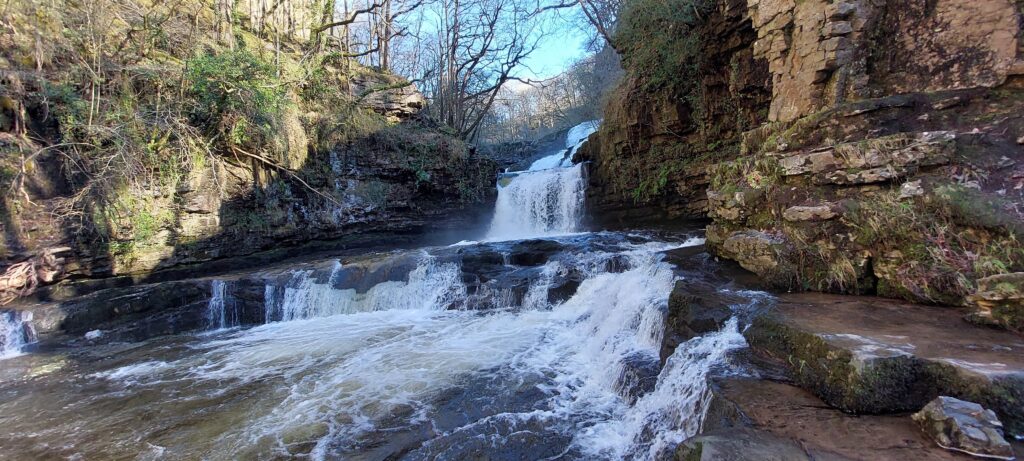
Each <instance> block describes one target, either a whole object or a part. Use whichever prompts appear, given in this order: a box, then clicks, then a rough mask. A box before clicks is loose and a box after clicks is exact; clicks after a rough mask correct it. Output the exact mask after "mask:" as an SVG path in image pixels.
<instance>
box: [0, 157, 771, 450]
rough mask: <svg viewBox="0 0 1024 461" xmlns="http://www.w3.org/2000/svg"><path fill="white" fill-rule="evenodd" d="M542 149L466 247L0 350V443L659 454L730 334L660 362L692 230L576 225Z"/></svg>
mask: <svg viewBox="0 0 1024 461" xmlns="http://www.w3.org/2000/svg"><path fill="white" fill-rule="evenodd" d="M577 144H578V142H577V143H573V145H569V146H568V148H569V149H574V148H575V147H574V145H577ZM553 155H556V154H553ZM557 155H562V156H563V157H562V158H564V153H557ZM548 162H549V163H552V164H553V166H552V167H551V168H543V169H537V170H534V171H528V172H522V173H520V174H514V175H511V176H509V177H508V178H505V179H506V180H505V181H504V184H499V198H498V203H497V205H496V212H495V217H494V220H493V223H492V227H491V230H490V231H489V232H488V233H487V234H486V236H484V237H483V238H482V239H481V241H480V242H460V243H457V244H455V245H452V246H447V247H445V246H441V247H430V248H421V249H416V250H411V251H396V252H392V253H387V254H381V255H373V256H372V258H373V260H374V261H375V264H379V263H380V262H381V261H383V262H394V261H411V262H410V263H409V264H408V269H407V270H406V271H404V272H401V273H400V274H399V275H397V276H389V277H386V280H377V281H376V282H375V283H373V284H372V286H361V287H359V286H356V285H354V284H352V283H351V280H350V275H349V274H350V271H349V269H350V268H351V267H350V266H351V263H347V262H343V261H334V262H332V263H331V264H330V265H328V266H327V268H326V269H323V270H311V269H299V268H296V269H295V270H292V271H291V272H289V276H288V278H287V280H286V281H285V282H283V283H280V284H276V283H267V285H266V287H265V290H264V305H263V307H262V309H263V316H262V320H261V321H259V322H257V323H261V324H258V325H250V324H243V323H244V322H242V321H241V320H240V319H241V318H242V316H241V315H239V314H238V312H237V309H236V307H235V306H236V304H237V303H238V300H237V299H233V298H232V295H231V284H232V283H233V282H232V281H225V280H213V281H211V282H210V283H211V292H212V293H213V296H212V298H211V299H210V302H209V304H208V306H207V309H206V312H205V317H206V324H207V325H208V327H209V328H208V330H207V331H202V332H194V333H186V334H178V335H172V336H161V337H156V338H152V339H149V340H146V341H142V342H136V343H112V344H103V345H95V346H89V347H79V348H60V347H56V348H50V349H47V350H45V351H41V352H36V353H28V354H20V355H17V356H14V357H11V358H7V359H5V360H3V361H2V362H0V427H2V428H3V431H0V457H2V458H3V459H19V460H21V459H83V460H92V459H211V460H214V459H225V460H226V459H289V458H303V459H350V460H384V459H410V460H419V459H438V460H463V459H485V460H534V459H537V460H540V459H574V460H575V459H587V460H592V459H594V460H601V459H608V460H617V459H636V460H654V459H666V458H670V457H671V451H672V450H673V448H674V446H675V445H676V444H678V443H679V442H680V441H682V440H683V439H685V438H686V437H688V436H690V435H693V434H694V433H695V432H696V431H697V430H698V429H699V426H700V423H701V419H702V416H703V411H704V407H705V405H706V400H707V389H706V379H705V378H706V376H707V374H708V373H709V372H710V371H711V370H713V369H715V367H719V366H721V365H723V364H724V363H725V362H726V361H727V358H728V356H729V353H730V352H731V351H733V350H735V349H738V348H741V347H744V344H745V343H744V341H743V338H742V336H741V335H740V333H739V331H738V328H737V325H736V322H735V320H733V321H730V322H728V323H727V324H726V325H725V327H724V328H723V329H722V330H721V331H718V332H715V333H711V334H707V335H705V336H703V337H698V338H694V339H692V340H689V341H687V342H684V343H682V344H680V345H679V346H678V347H677V348H676V349H675V351H674V352H672V353H671V354H670V355H668V356H667V359H665V360H662V359H664V358H665V357H663V356H662V355H661V354H662V352H661V349H662V346H663V336H664V335H665V331H664V328H665V326H664V325H665V316H666V311H667V306H668V298H669V294H670V292H671V291H672V288H673V285H674V283H675V282H676V281H677V280H678V279H679V278H680V277H681V276H680V275H679V274H680V272H679V270H678V268H675V267H673V266H672V265H671V264H669V263H668V262H666V260H665V252H666V251H671V250H678V249H681V248H687V247H692V246H695V245H699V244H701V243H702V240H701V239H700V238H698V237H696V236H695V235H690V234H687V233H685V232H683V233H651V232H633V233H624V232H583V230H582V229H581V228H580V227H579V226H580V220H581V217H582V207H583V203H582V201H583V187H584V185H583V184H584V180H583V174H584V173H583V169H582V168H583V167H581V166H579V165H575V166H574V165H571V164H570V165H564V164H562V163H561V161H559V162H554V161H553V160H551V159H549V160H548ZM570 202H571V203H570ZM536 237H544V238H545V242H537V241H535V240H529V239H535V238H536ZM524 248H525V250H524ZM480 261H485V263H481V262H480ZM750 296H751V297H752V299H753V298H757V296H759V295H757V294H756V293H752V294H750ZM98 334H101V333H94V335H98Z"/></svg>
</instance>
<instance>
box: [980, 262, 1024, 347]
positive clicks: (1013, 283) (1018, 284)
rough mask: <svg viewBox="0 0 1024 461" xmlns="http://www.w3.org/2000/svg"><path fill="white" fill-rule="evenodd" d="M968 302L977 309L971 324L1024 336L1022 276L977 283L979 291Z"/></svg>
mask: <svg viewBox="0 0 1024 461" xmlns="http://www.w3.org/2000/svg"><path fill="white" fill-rule="evenodd" d="M967 302H968V303H970V304H972V305H973V306H974V307H975V309H976V310H975V312H973V313H972V314H971V315H970V316H969V317H968V318H969V319H970V320H972V321H975V322H978V323H984V324H991V325H997V326H1000V327H1003V328H1006V329H1009V330H1013V331H1016V332H1017V333H1024V272H1017V273H1013V274H1000V275H993V276H991V277H986V278H983V279H980V280H978V290H977V292H976V293H974V294H973V295H971V296H969V297H968V298H967Z"/></svg>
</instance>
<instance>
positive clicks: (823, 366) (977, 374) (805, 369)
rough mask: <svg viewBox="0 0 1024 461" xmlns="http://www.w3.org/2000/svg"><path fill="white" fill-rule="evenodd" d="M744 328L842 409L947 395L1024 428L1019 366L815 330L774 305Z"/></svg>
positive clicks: (888, 408)
mask: <svg viewBox="0 0 1024 461" xmlns="http://www.w3.org/2000/svg"><path fill="white" fill-rule="evenodd" d="M744 336H745V337H746V338H747V341H748V342H749V343H750V345H751V347H753V348H754V349H755V350H756V351H758V352H760V353H762V354H765V355H768V356H770V357H772V358H775V359H778V360H779V361H781V362H783V363H784V364H785V365H786V366H787V368H789V370H790V373H791V374H792V377H793V379H794V380H795V381H796V383H797V384H798V385H799V386H800V387H803V388H805V389H807V390H809V391H811V392H812V393H814V394H815V395H817V396H818V397H819V398H821V399H822V400H823V401H825V403H827V404H829V405H831V406H833V407H835V408H838V409H840V410H843V411H845V412H849V413H854V414H889V413H902V412H908V411H917V410H919V409H920V408H922V407H923V406H924V405H926V404H927V403H928V402H929V401H931V400H932V399H934V398H935V397H937V396H939V395H949V396H954V397H957V398H961V399H964V400H969V401H972V402H977V403H980V404H982V405H984V406H985V407H987V408H991V409H993V410H994V411H996V413H997V414H999V416H1000V418H1001V419H1002V420H1003V422H1004V424H1005V425H1006V428H1007V430H1008V431H1009V432H1010V433H1016V434H1019V433H1021V432H1022V431H1024V373H1021V372H1016V373H1014V372H1012V370H1002V371H1001V372H999V373H989V372H986V371H984V370H980V369H979V368H978V367H977V366H976V365H977V364H970V363H967V364H963V363H959V362H958V361H957V360H956V359H955V357H956V356H955V355H952V354H951V357H950V358H924V357H921V356H918V355H916V354H915V351H916V348H915V345H914V344H913V341H915V339H904V340H901V341H905V342H906V345H905V346H900V345H896V346H894V345H892V344H883V343H881V342H877V341H873V340H872V339H871V338H866V337H863V336H858V335H856V334H825V333H820V332H815V331H811V330H810V329H807V328H804V327H801V326H800V325H797V324H795V323H793V322H789V321H788V320H787V319H786V318H785V317H784V316H781V315H778V314H777V313H769V314H767V315H764V316H761V317H759V318H757V319H755V320H754V321H753V323H752V325H751V326H750V328H749V329H748V330H747V331H746V332H745V333H744ZM918 339H920V338H918ZM1007 371H1010V372H1007Z"/></svg>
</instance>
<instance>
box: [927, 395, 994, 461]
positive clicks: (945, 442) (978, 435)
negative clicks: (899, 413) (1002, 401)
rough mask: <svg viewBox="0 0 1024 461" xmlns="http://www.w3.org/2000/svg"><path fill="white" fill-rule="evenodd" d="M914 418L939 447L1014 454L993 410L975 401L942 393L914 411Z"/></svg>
mask: <svg viewBox="0 0 1024 461" xmlns="http://www.w3.org/2000/svg"><path fill="white" fill-rule="evenodd" d="M914 421H917V422H918V424H920V425H921V428H922V429H923V430H924V432H925V433H926V434H928V436H929V437H931V438H932V439H934V440H935V442H936V443H938V444H939V446H940V447H943V448H947V449H951V450H957V451H962V452H965V453H968V454H971V455H975V456H981V457H985V458H997V459H1013V458H1014V454H1013V448H1012V447H1010V444H1009V443H1007V442H1006V439H1004V438H1003V424H1002V423H1001V422H999V419H998V418H996V414H995V412H993V411H992V410H986V409H985V408H982V406H981V405H978V404H976V403H973V402H965V401H963V400H959V399H955V398H952V397H945V396H941V397H939V398H937V399H935V400H933V401H932V402H931V403H929V404H928V405H927V406H925V407H924V409H922V410H921V411H920V412H917V413H915V414H914Z"/></svg>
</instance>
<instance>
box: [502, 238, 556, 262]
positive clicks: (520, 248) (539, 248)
mask: <svg viewBox="0 0 1024 461" xmlns="http://www.w3.org/2000/svg"><path fill="white" fill-rule="evenodd" d="M562 248H563V247H562V244H561V243H558V242H555V241H553V240H526V241H522V242H517V243H516V244H515V245H512V247H511V248H510V249H509V250H510V252H511V254H510V255H509V263H511V264H514V265H517V266H541V265H544V263H547V262H548V260H549V259H551V256H553V255H554V254H555V253H558V252H560V251H562Z"/></svg>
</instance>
